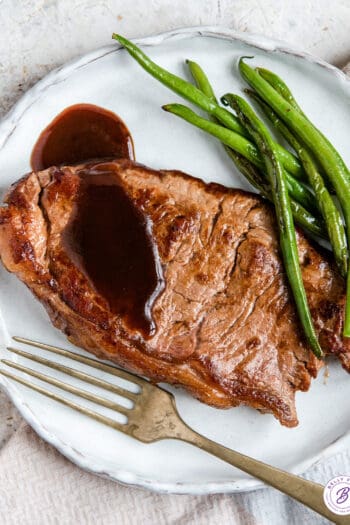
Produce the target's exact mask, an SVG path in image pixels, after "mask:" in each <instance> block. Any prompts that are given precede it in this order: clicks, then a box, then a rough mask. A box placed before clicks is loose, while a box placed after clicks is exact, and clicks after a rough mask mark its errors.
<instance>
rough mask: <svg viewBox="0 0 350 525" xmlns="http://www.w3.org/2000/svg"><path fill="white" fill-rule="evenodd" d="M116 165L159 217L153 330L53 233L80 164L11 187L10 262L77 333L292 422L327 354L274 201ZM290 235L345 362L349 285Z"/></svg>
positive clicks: (176, 380) (326, 332)
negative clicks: (302, 299)
mask: <svg viewBox="0 0 350 525" xmlns="http://www.w3.org/2000/svg"><path fill="white" fill-rule="evenodd" d="M96 166H97V167H98V169H102V168H103V163H102V167H101V164H96ZM112 166H113V169H114V170H116V171H117V172H118V176H119V177H120V180H121V184H122V185H123V189H124V190H125V191H126V192H127V193H128V195H129V196H130V198H132V199H133V201H134V202H136V203H137V205H138V206H140V209H141V208H142V210H143V212H144V213H146V214H147V215H149V216H150V218H151V219H152V222H153V225H154V227H153V236H154V241H155V242H156V243H157V246H158V250H159V255H160V258H161V262H162V266H163V271H164V277H165V281H166V287H165V290H164V292H163V294H162V295H161V296H160V297H158V298H157V300H156V302H155V303H154V307H153V315H154V317H155V321H156V323H157V327H158V331H157V333H156V334H155V335H154V336H153V337H152V338H151V339H149V340H145V338H144V337H143V336H142V334H141V333H139V332H137V331H131V330H130V329H129V328H128V326H127V325H126V323H125V320H124V319H123V316H120V315H119V316H118V315H115V314H113V312H111V311H110V310H109V308H108V304H106V301H105V299H104V298H103V297H102V296H100V295H99V294H97V293H96V291H95V290H93V289H92V287H91V285H90V283H89V282H88V280H87V279H86V277H85V276H84V275H83V274H81V272H80V271H79V269H78V268H77V267H76V266H75V265H74V264H73V263H72V261H71V260H70V259H69V257H68V256H67V254H66V253H65V251H64V247H63V246H62V243H61V242H60V232H61V231H62V229H63V228H64V226H65V224H66V222H67V220H69V218H70V215H71V212H72V207H73V205H74V202H75V199H76V197H77V192H78V189H79V170H82V169H85V167H86V166H80V167H79V166H76V167H71V168H69V167H65V168H62V169H61V170H52V169H51V170H50V169H49V170H46V171H44V172H40V173H37V174H30V175H27V176H26V177H24V178H23V179H21V180H20V181H19V182H18V183H17V184H16V185H14V186H13V187H12V188H11V190H10V193H9V196H8V198H7V203H8V206H7V207H3V208H1V209H0V254H1V258H2V261H3V263H4V265H5V266H6V268H7V269H8V270H9V271H11V272H14V273H16V274H17V275H18V277H19V278H20V279H21V280H22V281H23V282H24V283H25V284H26V285H27V286H28V287H29V288H30V289H31V290H32V291H33V293H34V294H35V295H36V297H37V298H38V299H39V300H40V301H41V302H42V303H43V305H44V306H45V307H46V309H47V310H48V313H49V315H50V317H51V320H52V322H53V323H54V325H55V326H56V327H57V328H59V329H61V330H63V331H64V332H65V333H66V334H67V336H68V337H69V339H70V341H71V342H72V343H74V344H77V345H78V346H81V347H83V348H85V349H86V350H88V351H90V352H92V353H94V354H95V355H97V356H98V357H101V358H104V359H111V360H113V361H115V362H116V363H117V364H119V365H120V366H124V367H126V368H129V369H131V370H132V371H134V372H136V373H139V374H142V375H146V376H148V377H150V378H151V379H152V380H154V381H166V382H169V383H173V384H176V385H180V386H183V387H185V388H186V389H187V390H188V391H190V392H191V393H192V394H193V395H194V396H196V397H197V398H198V399H200V400H201V401H203V402H206V403H208V404H211V405H213V406H217V407H231V406H236V405H238V404H240V403H244V404H247V405H250V406H252V407H254V408H257V409H259V410H260V411H263V412H266V411H267V412H272V413H273V414H274V415H275V417H277V418H278V419H279V420H280V421H281V423H282V424H284V425H286V426H295V425H296V424H297V416H296V412H295V405H294V394H295V390H307V389H308V387H309V384H310V380H311V377H314V376H315V375H316V374H317V371H318V369H319V367H320V366H321V363H320V362H318V361H317V359H316V358H315V357H314V356H313V354H312V353H311V352H310V351H309V350H308V348H307V347H306V343H305V339H304V337H303V334H302V331H301V327H300V324H299V321H298V318H297V315H296V312H295V307H294V303H293V300H292V297H291V295H290V292H289V288H288V285H287V281H286V277H285V274H284V272H283V264H282V262H281V259H280V254H279V248H278V238H277V235H276V231H275V222H274V216H273V212H272V209H271V207H270V206H269V205H268V204H266V203H265V202H264V201H263V200H262V199H261V198H259V197H258V196H257V195H252V194H249V193H246V192H243V191H241V190H229V189H227V188H224V187H222V186H219V185H217V184H205V183H203V182H202V181H200V180H198V179H194V178H192V177H190V176H188V175H185V174H183V173H180V172H176V171H173V172H171V171H168V172H162V171H155V170H151V169H148V168H145V167H143V166H140V165H137V164H134V163H132V162H128V161H116V162H113V163H112ZM49 183H50V185H49ZM48 186H50V187H48ZM50 197H52V198H50ZM297 237H298V248H299V256H300V260H301V263H302V266H303V268H302V272H303V278H304V283H305V288H306V292H307V295H308V300H309V302H310V307H311V311H312V315H313V318H314V322H315V325H316V328H317V331H318V332H319V337H320V340H321V341H322V345H323V347H324V349H325V351H326V352H327V353H329V354H332V353H334V354H338V357H339V360H340V361H341V362H342V364H343V366H344V368H346V369H348V370H350V357H349V356H350V342H349V340H344V339H342V336H341V330H342V323H343V310H344V292H345V288H344V282H343V280H342V279H341V277H340V276H339V275H338V273H337V271H336V269H335V268H334V267H333V266H332V264H331V263H330V262H329V260H328V259H327V257H326V256H325V255H324V252H323V251H322V250H315V248H314V247H313V245H312V244H310V243H309V242H308V241H307V240H306V239H305V237H304V236H303V235H302V234H301V233H298V235H297ZM29 247H30V249H29ZM327 301H328V303H327Z"/></svg>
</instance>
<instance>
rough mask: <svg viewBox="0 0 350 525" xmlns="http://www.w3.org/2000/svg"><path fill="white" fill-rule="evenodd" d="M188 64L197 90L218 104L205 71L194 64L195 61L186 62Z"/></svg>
mask: <svg viewBox="0 0 350 525" xmlns="http://www.w3.org/2000/svg"><path fill="white" fill-rule="evenodd" d="M186 63H187V65H188V67H189V70H190V71H191V75H192V77H193V79H194V81H195V82H196V85H197V88H198V89H199V90H200V91H201V92H202V93H204V95H206V96H207V97H208V98H210V100H212V101H213V102H215V103H216V104H217V103H218V101H217V98H216V96H215V93H214V90H213V88H212V85H211V84H210V82H209V79H208V77H207V75H206V74H205V73H204V71H203V69H202V68H201V66H200V65H199V64H197V63H196V62H193V60H186Z"/></svg>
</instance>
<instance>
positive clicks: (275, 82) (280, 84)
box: [255, 67, 306, 117]
mask: <svg viewBox="0 0 350 525" xmlns="http://www.w3.org/2000/svg"><path fill="white" fill-rule="evenodd" d="M255 71H257V72H258V73H259V75H260V76H261V77H262V78H263V79H264V80H266V82H268V83H269V84H270V85H271V86H272V87H273V88H274V89H275V90H276V91H277V92H278V93H279V94H280V95H281V96H282V97H283V98H284V99H285V100H287V101H288V102H289V104H290V105H291V106H293V108H294V109H297V110H298V111H300V113H301V114H302V115H304V117H305V116H306V115H305V113H304V112H303V110H302V109H301V107H300V106H299V104H298V103H297V101H296V100H295V98H294V96H293V93H292V92H291V90H290V89H289V87H288V86H287V84H286V83H285V82H284V81H283V80H282V79H281V78H280V77H279V76H278V75H276V73H273V72H272V71H269V70H268V69H265V68H263V67H257V68H255Z"/></svg>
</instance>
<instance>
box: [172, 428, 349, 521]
mask: <svg viewBox="0 0 350 525" xmlns="http://www.w3.org/2000/svg"><path fill="white" fill-rule="evenodd" d="M181 434H183V436H181V437H180V436H179V438H180V439H181V440H183V441H186V442H188V443H191V444H192V445H195V446H196V447H199V448H201V449H202V450H205V451H206V452H209V454H212V455H213V456H216V457H217V458H220V459H222V460H223V461H226V463H230V464H231V465H233V466H234V467H237V468H238V469H240V470H243V471H244V472H247V474H250V475H251V476H253V477H254V478H257V479H260V480H261V481H263V482H264V483H267V484H268V485H271V486H272V487H274V488H275V489H277V490H279V491H281V492H283V493H284V494H286V495H287V496H290V497H291V498H294V499H295V500H297V501H299V502H300V503H303V505H306V506H307V507H309V508H310V509H312V510H314V511H315V512H318V513H319V514H321V515H322V516H324V517H325V518H328V519H329V520H331V521H333V522H334V523H337V524H338V525H349V524H350V516H349V515H348V516H340V515H337V514H334V513H333V512H332V511H331V510H329V509H328V508H327V507H326V505H325V503H324V501H323V490H324V487H323V486H322V485H320V484H319V483H314V482H313V481H308V480H306V479H304V478H301V477H299V476H295V475H294V474H290V473H289V472H285V471H283V470H280V469H278V468H276V467H272V466H271V465H267V464H266V463H263V462H262V461H258V460H256V459H253V458H251V457H249V456H245V455H244V454H240V453H239V452H236V451H234V450H231V449H228V448H226V447H224V446H223V445H219V444H218V443H215V442H214V441H211V440H210V439H208V438H206V437H204V436H202V435H200V434H197V433H196V432H194V431H193V430H192V429H190V428H188V427H187V428H186V430H185V431H184V432H182V433H181Z"/></svg>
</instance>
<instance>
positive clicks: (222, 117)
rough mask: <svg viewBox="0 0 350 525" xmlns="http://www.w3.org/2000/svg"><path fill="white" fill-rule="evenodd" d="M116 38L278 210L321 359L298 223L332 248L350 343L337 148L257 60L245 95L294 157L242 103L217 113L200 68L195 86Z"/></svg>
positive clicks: (231, 98) (343, 190) (292, 277)
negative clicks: (302, 265)
mask: <svg viewBox="0 0 350 525" xmlns="http://www.w3.org/2000/svg"><path fill="white" fill-rule="evenodd" d="M113 38H114V39H115V40H117V41H118V42H119V43H120V44H121V45H122V46H123V47H124V48H125V49H126V50H127V51H128V53H129V54H130V55H131V56H132V57H133V58H134V59H135V60H136V61H137V62H138V63H139V64H140V65H141V66H142V67H143V68H144V69H145V70H146V71H147V72H148V73H150V74H151V75H152V76H153V77H154V78H156V79H157V80H159V81H160V82H161V83H162V84H164V85H165V86H167V87H168V88H170V89H171V90H172V91H174V92H175V93H177V94H178V95H180V96H182V97H183V98H184V99H186V100H188V101H189V102H191V103H193V104H194V105H196V106H197V107H199V108H200V109H202V110H204V111H206V113H207V114H208V116H209V118H208V119H207V118H204V117H202V116H199V115H197V114H196V113H195V112H194V111H192V110H191V109H190V108H188V107H186V106H184V105H182V104H167V105H165V106H163V109H165V110H166V111H168V112H170V113H173V114H174V115H177V116H179V117H181V118H182V119H184V120H186V121H187V122H189V123H191V124H192V125H194V126H196V127H198V128H200V129H202V130H203V131H205V132H207V133H209V134H210V135H212V136H214V137H216V138H217V139H219V140H220V141H221V142H222V143H223V145H224V146H225V149H226V151H227V153H228V155H229V156H230V158H231V159H232V160H233V162H234V163H235V165H236V166H237V168H238V169H239V170H240V171H241V173H242V174H243V175H244V176H245V177H246V179H247V180H248V181H249V183H250V184H251V185H252V186H254V187H255V188H256V189H257V190H258V191H259V193H260V194H261V195H262V196H263V197H264V198H266V199H268V200H269V201H271V202H272V203H273V204H274V207H275V212H276V217H277V224H278V228H279V239H280V248H281V253H282V257H283V261H284V266H285V270H286V274H287V277H288V280H289V284H290V287H291V290H292V293H293V297H294V300H295V304H296V307H297V311H298V314H299V319H300V321H301V324H302V326H303V329H304V333H305V336H306V339H307V341H308V343H309V345H310V348H311V349H312V351H313V352H314V354H315V355H316V356H317V357H318V358H320V357H322V356H323V352H322V349H321V347H320V344H319V341H318V337H317V334H316V331H315V328H314V325H313V321H312V317H311V314H310V309H309V306H308V302H307V297H306V293H305V288H304V284H303V279H302V273H301V269H300V263H299V255H298V246H297V240H296V232H295V227H294V223H298V224H299V225H300V226H301V227H302V228H303V229H305V230H306V231H308V232H309V233H310V234H312V235H313V236H317V237H321V238H323V239H326V240H328V241H329V242H330V245H331V247H332V250H333V254H334V259H335V262H336V264H337V266H338V269H339V272H340V273H341V275H343V276H344V277H346V278H347V298H346V305H345V320H344V330H343V334H344V336H345V337H350V272H349V271H348V246H350V173H349V170H348V168H347V167H346V165H345V163H344V161H343V159H342V158H341V156H340V155H339V153H338V152H337V151H336V149H335V148H334V146H333V145H332V144H331V143H330V142H329V140H328V139H327V138H326V137H325V136H324V135H323V134H322V133H321V132H320V131H319V130H318V129H317V128H316V127H315V126H314V125H313V124H312V123H311V122H310V120H309V119H308V118H307V117H306V115H305V114H304V113H303V111H302V110H301V108H300V107H299V105H298V104H297V102H296V100H295V99H294V97H293V95H292V93H291V91H290V90H289V88H288V86H287V85H286V84H285V83H284V81H283V80H282V79H281V78H279V77H278V76H277V75H275V74H274V73H272V72H271V71H268V70H266V69H263V68H256V69H253V68H251V67H250V66H249V65H248V64H247V63H246V62H245V61H244V58H252V57H243V58H241V59H240V61H239V71H240V73H241V76H242V77H243V78H244V80H245V81H246V82H247V83H248V84H249V86H250V88H251V89H249V90H248V89H247V90H245V91H246V93H247V94H248V95H249V96H250V97H251V98H252V99H253V100H254V101H255V102H257V103H258V105H259V106H260V107H261V108H262V109H263V111H264V113H265V114H266V115H267V117H268V118H269V120H270V121H271V122H272V124H273V125H274V127H275V128H276V129H277V130H278V131H279V132H280V133H281V134H282V135H283V137H284V138H285V139H286V140H287V142H288V143H289V145H290V146H291V147H292V148H293V150H294V151H295V155H294V154H292V153H291V152H290V151H288V150H286V149H285V148H284V147H283V146H281V145H280V144H278V143H277V142H275V141H274V139H273V138H272V136H271V134H270V132H269V131H268V129H267V128H266V126H265V124H264V123H263V122H262V121H261V120H260V119H259V118H258V116H257V115H256V114H255V112H254V110H253V109H252V107H251V106H250V105H249V104H248V102H247V101H246V100H244V99H243V98H242V97H240V96H238V95H233V94H230V93H228V94H226V95H224V96H223V97H222V98H221V102H222V103H223V104H224V105H225V106H229V107H230V108H231V109H233V110H234V112H235V114H234V113H232V112H231V111H230V110H229V109H227V108H226V107H222V106H220V105H219V103H218V101H217V99H216V97H215V94H214V91H213V89H212V86H211V84H210V82H209V79H208V78H207V76H206V75H205V73H204V71H203V70H202V68H201V67H200V66H199V65H198V64H196V63H195V62H193V61H189V60H188V61H187V65H188V67H189V70H190V72H191V74H192V77H193V79H194V81H195V84H196V86H194V85H193V84H191V83H190V82H187V81H186V80H184V79H182V78H180V77H178V76H176V75H174V74H172V73H170V72H168V71H166V70H165V69H163V68H162V67H160V66H158V65H157V64H155V63H154V62H153V61H152V60H151V59H150V58H149V57H147V55H145V54H144V53H143V51H141V49H139V48H138V47H137V46H136V45H135V44H133V43H132V42H130V41H129V40H127V39H125V38H124V37H122V36H120V35H116V34H114V35H113ZM332 193H335V195H336V197H337V199H338V201H339V204H340V206H337V204H336V203H335V202H334V199H333V196H332V195H331V194H332ZM343 217H344V220H345V225H344V223H343Z"/></svg>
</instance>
